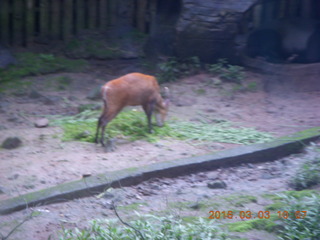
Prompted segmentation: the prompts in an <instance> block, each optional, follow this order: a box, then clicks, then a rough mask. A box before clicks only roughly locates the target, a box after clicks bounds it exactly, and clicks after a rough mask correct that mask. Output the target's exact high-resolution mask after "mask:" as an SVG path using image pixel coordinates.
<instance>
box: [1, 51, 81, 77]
mask: <svg viewBox="0 0 320 240" xmlns="http://www.w3.org/2000/svg"><path fill="white" fill-rule="evenodd" d="M16 58H17V60H18V64H16V65H12V66H10V67H8V68H6V69H0V82H8V81H13V80H17V79H20V78H22V77H26V76H31V75H41V74H47V73H53V72H58V71H80V70H82V69H83V68H84V67H85V66H86V65H87V62H86V61H84V60H70V59H67V58H64V57H58V56H54V55H52V54H37V53H31V52H24V53H18V54H16Z"/></svg>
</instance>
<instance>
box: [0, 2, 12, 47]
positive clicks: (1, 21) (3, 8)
mask: <svg viewBox="0 0 320 240" xmlns="http://www.w3.org/2000/svg"><path fill="white" fill-rule="evenodd" d="M9 1H10V0H1V1H0V37H1V38H0V40H1V43H2V44H4V45H8V44H9V42H10V36H9Z"/></svg>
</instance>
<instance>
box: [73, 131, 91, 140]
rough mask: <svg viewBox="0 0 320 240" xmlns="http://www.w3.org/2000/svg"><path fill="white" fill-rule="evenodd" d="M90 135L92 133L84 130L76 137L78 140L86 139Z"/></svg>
mask: <svg viewBox="0 0 320 240" xmlns="http://www.w3.org/2000/svg"><path fill="white" fill-rule="evenodd" d="M90 135H91V133H90V131H88V130H84V131H82V132H80V133H79V134H78V135H77V136H76V139H82V138H86V137H89V136H90Z"/></svg>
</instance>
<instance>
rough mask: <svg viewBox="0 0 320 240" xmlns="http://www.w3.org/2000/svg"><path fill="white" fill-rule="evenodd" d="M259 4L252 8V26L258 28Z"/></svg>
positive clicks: (259, 20) (259, 19)
mask: <svg viewBox="0 0 320 240" xmlns="http://www.w3.org/2000/svg"><path fill="white" fill-rule="evenodd" d="M261 9H262V6H261V4H257V5H256V6H255V7H254V9H253V27H254V28H258V27H259V26H260V24H261Z"/></svg>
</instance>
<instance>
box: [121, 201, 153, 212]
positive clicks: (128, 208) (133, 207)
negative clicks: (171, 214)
mask: <svg viewBox="0 0 320 240" xmlns="http://www.w3.org/2000/svg"><path fill="white" fill-rule="evenodd" d="M143 205H144V206H148V204H147V203H142V202H141V203H132V204H129V205H125V206H119V207H118V209H119V210H124V211H134V210H138V209H139V208H140V207H141V206H143Z"/></svg>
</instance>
